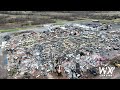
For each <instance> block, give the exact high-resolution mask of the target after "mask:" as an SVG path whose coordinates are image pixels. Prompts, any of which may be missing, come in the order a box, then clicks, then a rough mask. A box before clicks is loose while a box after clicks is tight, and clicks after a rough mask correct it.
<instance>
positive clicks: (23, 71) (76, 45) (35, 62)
mask: <svg viewBox="0 0 120 90" xmlns="http://www.w3.org/2000/svg"><path fill="white" fill-rule="evenodd" d="M44 27H45V30H44V31H40V30H34V31H32V30H31V31H23V32H22V31H21V32H16V33H11V34H7V35H4V36H1V41H2V42H1V44H2V45H1V50H2V51H4V52H5V53H4V54H5V55H6V58H5V59H4V60H3V62H4V65H6V69H7V73H8V74H7V78H14V79H28V78H29V79H32V78H36V79H47V78H48V79H57V78H58V79H86V78H96V77H98V78H100V77H99V71H98V67H99V66H105V65H106V66H107V65H110V66H115V67H116V68H117V69H118V68H119V60H117V61H116V62H112V60H111V58H113V57H116V56H119V54H120V50H119V49H120V47H119V46H120V34H119V33H120V31H119V29H118V28H116V29H115V25H114V24H101V23H98V22H97V23H96V22H95V23H93V22H92V21H91V22H89V23H81V24H80V23H71V24H64V25H52V24H48V25H44ZM46 27H47V28H46ZM113 28H114V29H113ZM2 51H1V52H2ZM118 71H119V70H118Z"/></svg>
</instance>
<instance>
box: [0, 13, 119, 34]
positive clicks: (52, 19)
mask: <svg viewBox="0 0 120 90" xmlns="http://www.w3.org/2000/svg"><path fill="white" fill-rule="evenodd" d="M119 16H120V12H119V11H116V12H112V11H111V12H109V11H106V12H105V11H103V12H102V11H101V12H100V11H98V12H97V11H96V12H93V11H69V12H68V11H61V12H58V11H56V12H47V11H46V12H37V11H36V12H35V11H30V12H23V11H22V12H20V11H14V12H13V11H0V32H2V33H4V32H14V31H18V30H22V29H24V28H25V27H33V26H36V25H43V24H47V23H54V24H59V25H63V24H64V23H66V22H85V21H86V22H87V21H92V20H94V19H97V20H99V21H100V22H101V23H109V22H116V23H120V17H119Z"/></svg>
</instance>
